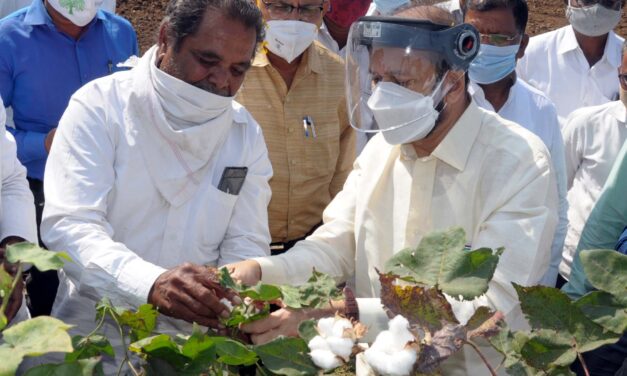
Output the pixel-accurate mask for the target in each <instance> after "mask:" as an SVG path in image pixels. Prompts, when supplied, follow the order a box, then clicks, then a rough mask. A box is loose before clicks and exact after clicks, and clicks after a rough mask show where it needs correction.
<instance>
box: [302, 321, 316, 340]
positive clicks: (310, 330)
mask: <svg viewBox="0 0 627 376" xmlns="http://www.w3.org/2000/svg"><path fill="white" fill-rule="evenodd" d="M317 325H318V323H317V322H316V320H314V319H311V320H305V321H303V322H301V323H300V324H299V325H298V335H299V336H300V338H302V339H303V340H304V341H305V342H309V341H311V340H312V339H313V338H314V337H315V336H317V335H318V329H317Z"/></svg>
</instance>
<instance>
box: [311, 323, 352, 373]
mask: <svg viewBox="0 0 627 376" xmlns="http://www.w3.org/2000/svg"><path fill="white" fill-rule="evenodd" d="M357 325H360V324H357ZM317 330H318V335H317V336H315V337H314V338H312V339H311V341H309V344H308V346H309V349H310V350H311V352H310V353H309V355H310V356H311V359H312V360H313V362H314V364H315V365H316V366H318V367H319V368H322V369H324V370H325V371H328V370H331V369H334V368H337V367H339V366H341V365H342V364H344V363H345V362H348V360H349V359H350V356H351V354H352V353H353V346H355V340H356V339H357V338H359V337H360V336H361V335H360V334H356V332H357V331H358V328H357V327H355V328H353V324H351V322H350V321H349V320H347V319H345V318H341V317H328V318H324V319H320V320H318V325H317Z"/></svg>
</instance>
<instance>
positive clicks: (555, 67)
mask: <svg viewBox="0 0 627 376" xmlns="http://www.w3.org/2000/svg"><path fill="white" fill-rule="evenodd" d="M564 2H565V3H566V4H567V7H566V18H567V19H568V22H569V24H570V25H568V26H565V27H562V28H560V29H557V30H554V31H550V32H548V33H545V34H542V35H538V36H535V37H533V38H531V39H530V41H529V46H528V47H527V50H526V52H525V56H524V57H523V58H522V59H521V60H520V61H519V62H518V67H517V71H518V75H519V77H520V78H522V79H523V80H524V81H526V82H528V83H529V84H531V85H532V86H533V87H535V88H537V89H539V90H540V91H542V92H544V93H545V94H546V95H547V96H548V97H549V99H551V100H552V101H553V103H555V106H556V108H557V114H558V116H559V118H560V125H561V126H562V127H563V126H564V124H565V120H566V118H567V117H568V116H569V115H570V114H571V113H572V112H573V111H574V110H576V109H578V108H581V107H587V106H596V105H600V104H604V103H607V102H610V101H613V100H616V99H618V91H617V89H616V88H617V87H618V79H617V78H616V69H618V67H619V66H620V50H621V45H622V44H623V38H621V37H620V36H618V35H616V34H615V33H614V32H613V31H612V30H613V29H614V28H615V27H616V25H617V24H618V22H619V21H620V19H621V14H622V7H623V5H624V0H564Z"/></svg>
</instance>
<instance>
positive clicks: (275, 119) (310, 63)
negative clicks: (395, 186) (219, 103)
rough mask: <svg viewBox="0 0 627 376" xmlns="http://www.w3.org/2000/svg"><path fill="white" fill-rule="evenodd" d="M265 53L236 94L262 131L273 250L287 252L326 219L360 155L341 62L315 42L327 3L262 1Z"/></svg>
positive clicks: (256, 61) (279, 0)
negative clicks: (324, 214)
mask: <svg viewBox="0 0 627 376" xmlns="http://www.w3.org/2000/svg"><path fill="white" fill-rule="evenodd" d="M258 6H259V9H261V13H262V14H263V17H264V20H265V21H266V24H267V29H266V38H265V43H264V50H263V51H260V52H259V53H258V54H257V56H256V57H255V60H254V61H253V65H252V68H251V70H250V72H249V73H248V75H247V76H246V80H245V81H244V84H243V85H242V90H240V91H239V93H238V94H237V100H238V101H239V102H240V103H242V105H244V106H245V107H246V108H247V109H248V110H249V111H250V112H251V113H252V115H253V116H254V118H255V120H257V121H258V122H259V125H260V126H261V127H262V129H263V133H264V138H265V140H266V143H267V145H268V153H269V155H270V160H271V161H272V168H273V171H274V175H273V177H272V180H271V181H270V186H271V187H272V200H271V201H270V206H269V208H268V216H269V223H270V234H271V235H272V250H273V253H282V252H285V251H287V250H288V249H290V248H291V247H292V246H293V245H294V244H295V243H296V241H298V240H300V239H303V238H304V237H305V236H307V235H308V234H310V233H311V232H312V231H313V229H315V228H316V227H317V226H318V225H319V224H320V222H321V220H322V211H323V210H324V208H325V207H326V206H327V205H328V204H329V202H331V199H332V198H333V197H334V196H335V195H336V194H337V193H338V192H339V191H340V190H341V188H342V185H343V184H344V181H345V180H346V177H347V176H348V173H349V172H350V170H351V166H352V164H353V161H354V159H355V136H356V135H355V132H354V131H353V129H351V127H350V125H349V123H348V117H347V113H346V101H345V99H344V66H343V63H342V60H341V59H340V57H339V56H337V55H336V54H335V53H333V52H331V51H329V50H327V49H326V48H324V47H322V46H321V45H320V44H319V43H318V42H315V41H314V40H315V37H316V34H317V32H318V27H319V26H320V24H321V23H322V17H323V16H324V14H325V13H326V11H327V10H328V6H329V3H328V1H326V0H263V1H261V0H260V1H259V2H258Z"/></svg>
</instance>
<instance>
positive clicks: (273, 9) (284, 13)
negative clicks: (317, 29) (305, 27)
mask: <svg viewBox="0 0 627 376" xmlns="http://www.w3.org/2000/svg"><path fill="white" fill-rule="evenodd" d="M261 2H262V3H263V5H265V6H266V8H268V13H270V16H272V18H279V19H283V18H288V17H290V16H291V15H292V13H293V12H294V11H297V12H298V18H299V19H300V20H301V21H317V20H318V19H319V18H320V16H321V15H322V10H323V9H324V1H323V2H322V3H321V4H311V5H300V6H297V7H295V6H293V5H291V4H285V3H281V2H277V3H270V2H266V1H263V0H261Z"/></svg>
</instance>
